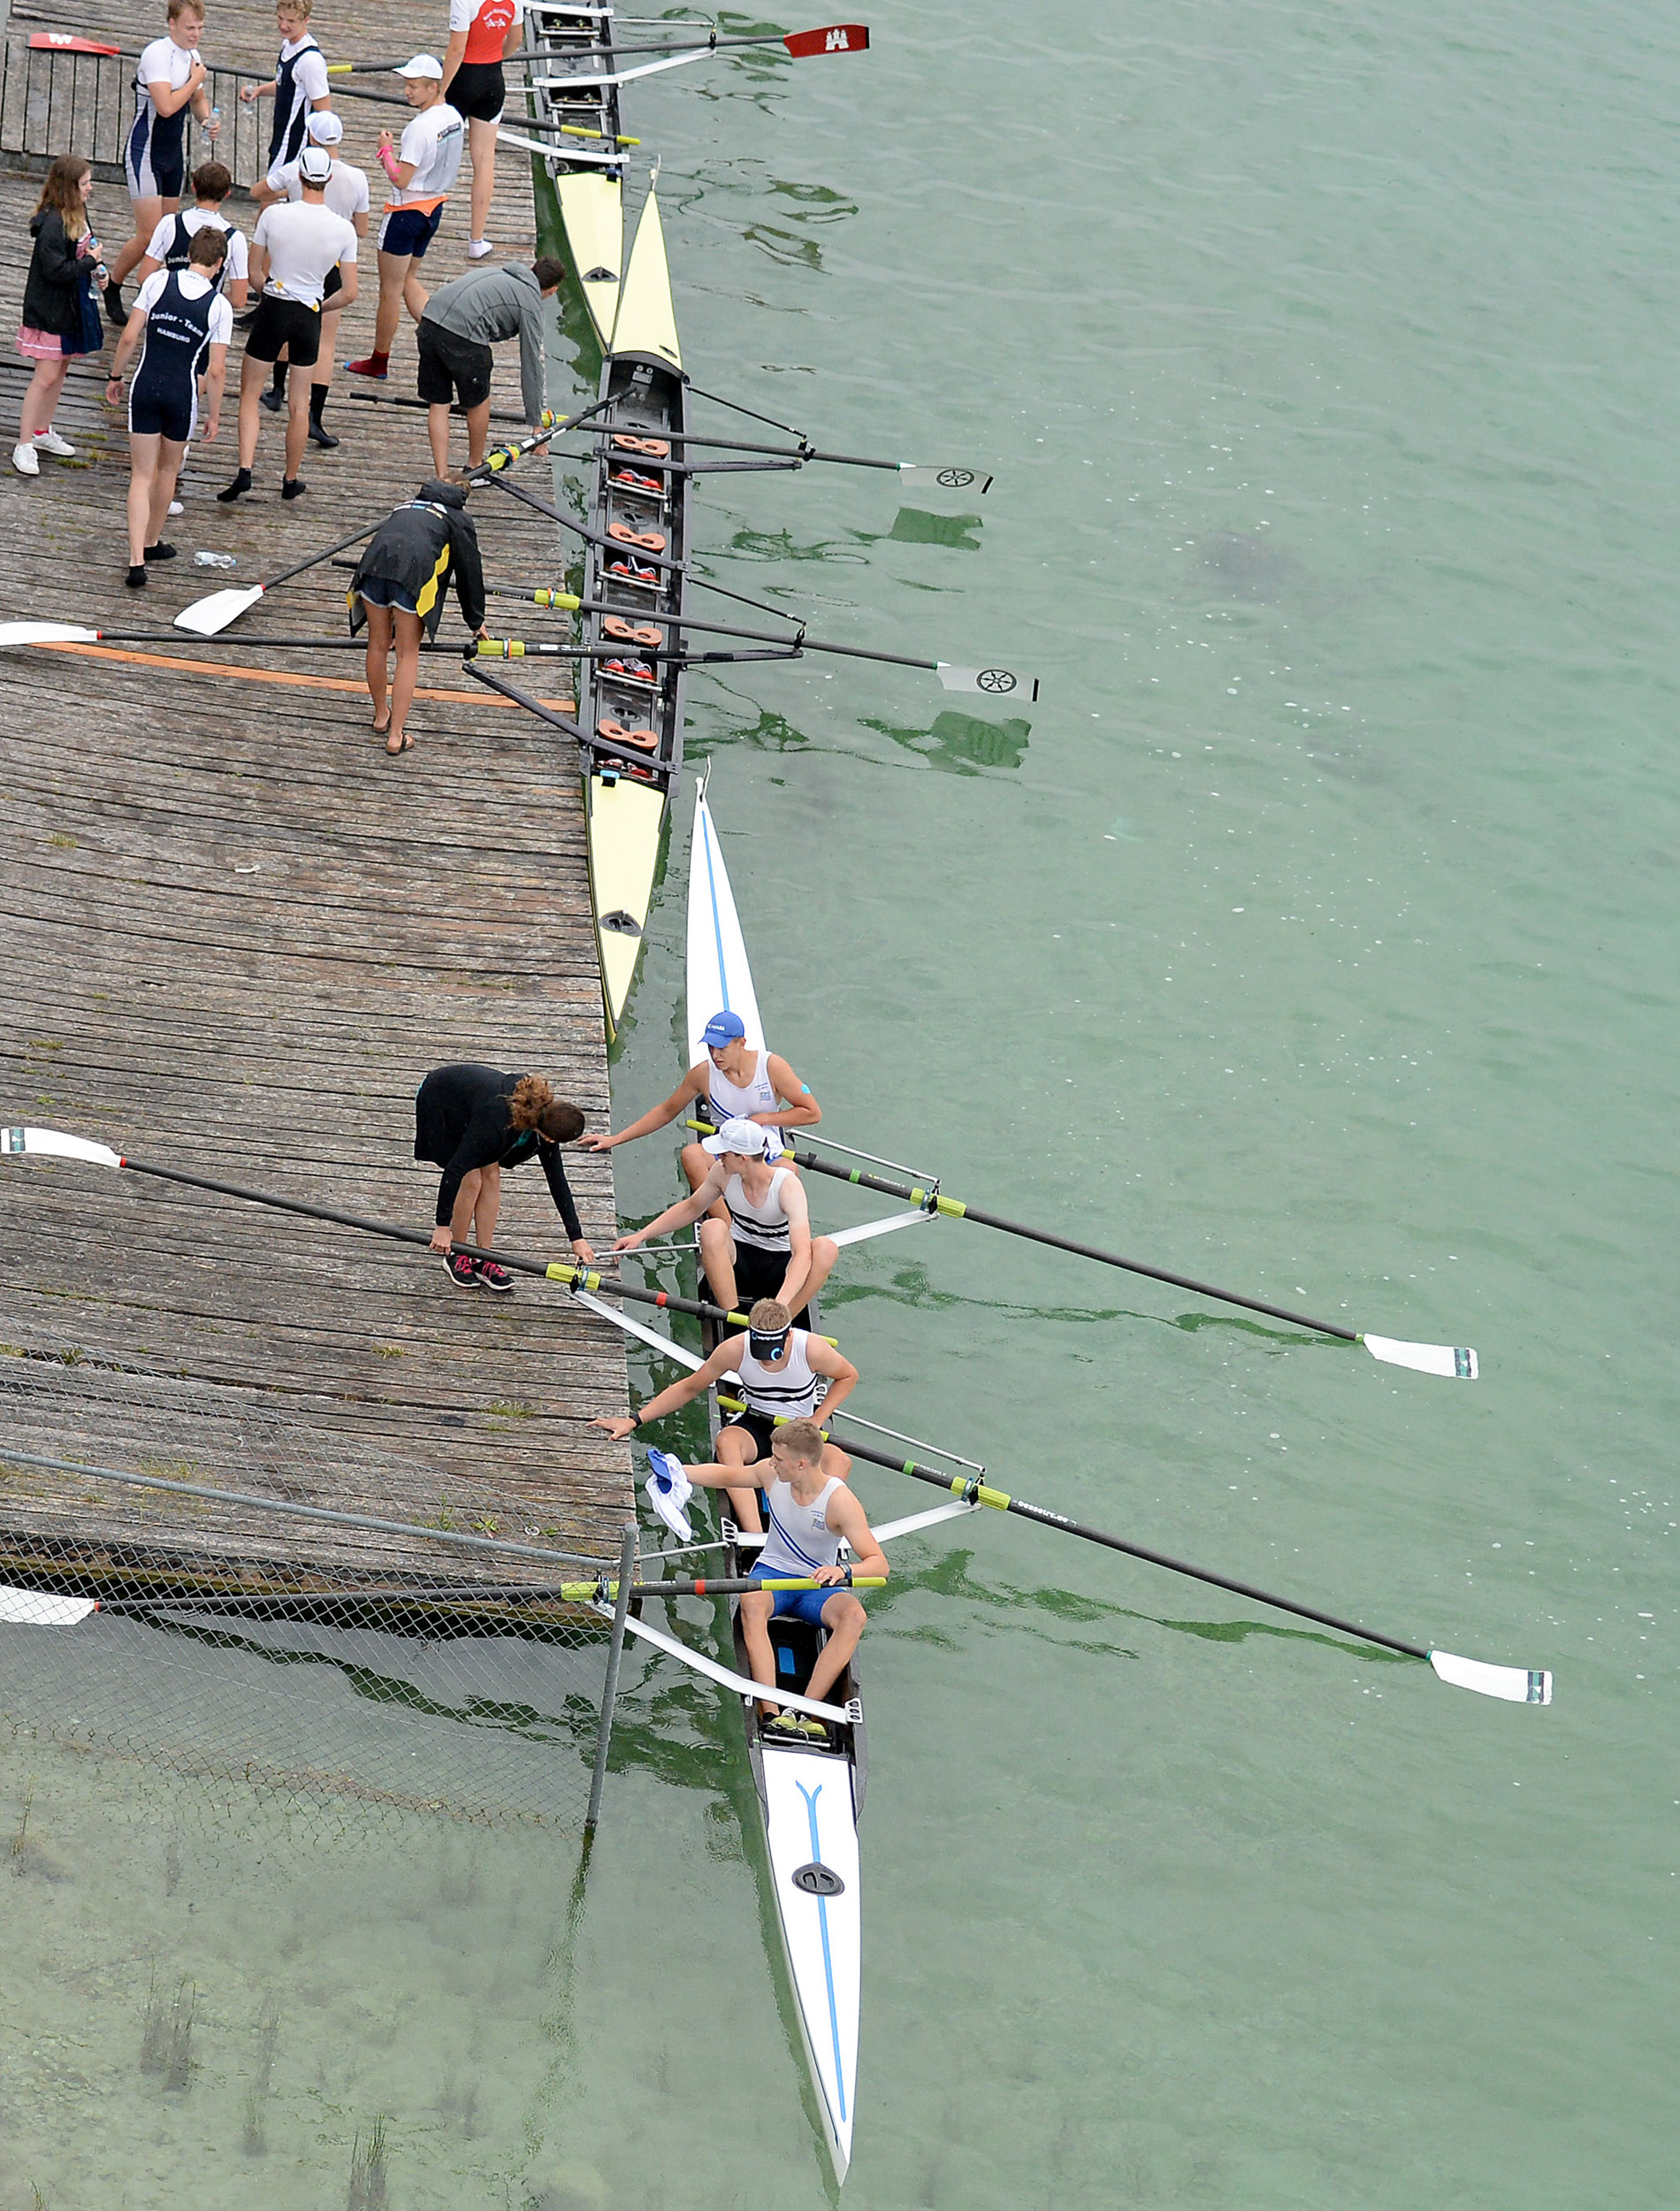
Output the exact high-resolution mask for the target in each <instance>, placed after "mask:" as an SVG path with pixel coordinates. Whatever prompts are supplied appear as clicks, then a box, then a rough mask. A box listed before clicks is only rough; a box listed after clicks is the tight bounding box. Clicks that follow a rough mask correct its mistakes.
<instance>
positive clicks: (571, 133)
mask: <svg viewBox="0 0 1680 2211" xmlns="http://www.w3.org/2000/svg"><path fill="white" fill-rule="evenodd" d="M560 134H561V137H562V138H605V137H606V135H607V134H606V132H605V131H592V130H586V129H585V128H584V125H583V124H581V123H562V124H561V126H560ZM614 144H615V145H616V146H639V145H640V144H641V140H640V139H639V138H626V137H625V136H624V135H623V134H622V132H621V133H620V134H619V135H618V137H617V138H615V140H614Z"/></svg>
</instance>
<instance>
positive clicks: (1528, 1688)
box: [1429, 1650, 1552, 1704]
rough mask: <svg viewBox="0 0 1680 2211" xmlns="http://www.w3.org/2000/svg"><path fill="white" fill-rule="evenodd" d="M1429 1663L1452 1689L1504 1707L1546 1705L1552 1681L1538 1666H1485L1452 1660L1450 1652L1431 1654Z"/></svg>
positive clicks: (1474, 1662)
mask: <svg viewBox="0 0 1680 2211" xmlns="http://www.w3.org/2000/svg"><path fill="white" fill-rule="evenodd" d="M1429 1663H1430V1664H1431V1665H1432V1666H1433V1667H1434V1669H1435V1671H1436V1672H1437V1673H1438V1674H1439V1676H1440V1678H1441V1679H1442V1680H1443V1681H1450V1682H1451V1683H1452V1685H1453V1687H1455V1689H1474V1690H1475V1691H1476V1694H1477V1695H1478V1696H1497V1697H1501V1698H1502V1699H1503V1700H1504V1702H1506V1703H1507V1704H1549V1703H1550V1702H1552V1677H1551V1675H1550V1674H1549V1673H1547V1672H1545V1671H1544V1670H1543V1669H1542V1668H1540V1667H1539V1666H1487V1665H1484V1664H1482V1662H1481V1660H1480V1659H1479V1658H1455V1657H1454V1656H1453V1654H1452V1652H1451V1651H1450V1650H1432V1651H1431V1652H1430V1654H1429Z"/></svg>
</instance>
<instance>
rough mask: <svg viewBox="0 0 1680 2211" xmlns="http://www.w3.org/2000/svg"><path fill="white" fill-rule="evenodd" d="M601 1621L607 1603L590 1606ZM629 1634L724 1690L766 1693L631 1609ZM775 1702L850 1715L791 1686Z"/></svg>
mask: <svg viewBox="0 0 1680 2211" xmlns="http://www.w3.org/2000/svg"><path fill="white" fill-rule="evenodd" d="M593 1609H594V1610H596V1611H597V1612H599V1614H600V1616H601V1618H603V1619H604V1620H610V1619H611V1618H612V1617H613V1608H612V1606H611V1605H610V1604H599V1603H598V1604H596V1605H595V1607H594V1608H593ZM624 1625H625V1626H626V1627H627V1628H628V1629H629V1631H630V1633H631V1634H632V1635H639V1636H640V1637H641V1639H642V1641H644V1642H645V1643H652V1644H653V1648H654V1649H655V1650H662V1651H664V1652H665V1653H666V1655H667V1656H668V1657H672V1658H676V1659H678V1660H680V1662H681V1663H682V1664H683V1665H685V1666H687V1667H689V1668H690V1670H691V1672H695V1673H703V1674H704V1675H705V1676H706V1679H707V1680H708V1681H715V1682H718V1683H719V1684H720V1685H721V1686H722V1687H724V1688H726V1689H737V1690H739V1691H740V1693H741V1695H743V1696H763V1695H766V1694H767V1692H766V1691H765V1690H764V1689H763V1688H762V1687H761V1686H760V1684H759V1683H758V1682H756V1681H753V1680H752V1679H749V1678H748V1676H747V1675H745V1674H744V1673H732V1672H730V1671H729V1667H728V1666H720V1665H719V1664H718V1663H717V1661H716V1659H715V1658H707V1657H706V1656H705V1655H704V1654H703V1653H702V1652H700V1651H698V1650H691V1649H689V1647H688V1645H687V1644H686V1643H679V1642H678V1641H677V1640H676V1636H675V1635H667V1634H666V1633H664V1632H663V1631H662V1630H661V1629H660V1628H657V1627H655V1626H653V1624H652V1622H651V1621H648V1620H638V1618H637V1617H636V1615H635V1613H634V1612H632V1613H631V1614H630V1617H629V1618H627V1619H626V1621H625V1622H624ZM775 1701H776V1702H777V1703H778V1704H779V1705H780V1706H781V1707H782V1709H783V1711H784V1712H809V1713H810V1715H811V1717H812V1718H813V1719H826V1720H829V1721H830V1722H831V1723H833V1724H834V1725H840V1726H844V1725H846V1724H847V1723H848V1722H849V1721H850V1720H851V1713H850V1712H849V1711H847V1710H846V1708H845V1707H844V1704H821V1703H819V1702H818V1701H817V1699H816V1698H815V1697H812V1696H795V1695H794V1694H793V1691H792V1690H791V1689H777V1690H776V1692H775Z"/></svg>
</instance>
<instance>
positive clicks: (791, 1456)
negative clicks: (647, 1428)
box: [647, 1420, 889, 1737]
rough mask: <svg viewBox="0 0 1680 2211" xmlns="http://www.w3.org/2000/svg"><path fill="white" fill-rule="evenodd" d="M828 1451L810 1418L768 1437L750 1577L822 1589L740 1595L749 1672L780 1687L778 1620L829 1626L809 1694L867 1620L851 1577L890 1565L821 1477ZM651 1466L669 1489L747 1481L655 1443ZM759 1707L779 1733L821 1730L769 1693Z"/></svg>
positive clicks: (843, 1498)
mask: <svg viewBox="0 0 1680 2211" xmlns="http://www.w3.org/2000/svg"><path fill="white" fill-rule="evenodd" d="M822 1451H823V1443H822V1432H821V1429H820V1428H819V1427H818V1426H817V1424H816V1422H815V1421H814V1420H790V1421H789V1422H788V1423H787V1425H786V1426H785V1427H779V1428H778V1429H777V1430H776V1431H775V1434H774V1436H772V1438H771V1439H770V1468H769V1473H770V1484H769V1488H768V1489H767V1491H766V1493H765V1504H766V1509H767V1512H768V1515H769V1523H770V1526H769V1533H768V1534H767V1536H766V1537H765V1540H764V1548H763V1549H762V1550H760V1553H759V1557H758V1564H757V1565H755V1566H754V1567H753V1569H752V1577H751V1578H752V1580H754V1581H764V1580H771V1581H782V1580H796V1579H797V1580H812V1581H819V1582H821V1583H822V1584H823V1587H821V1588H819V1589H776V1590H769V1589H765V1590H761V1591H760V1590H753V1591H752V1592H751V1594H749V1595H746V1596H744V1597H743V1598H742V1599H741V1627H742V1632H743V1633H744V1634H745V1639H746V1649H747V1662H748V1664H750V1665H751V1667H752V1679H754V1680H755V1681H757V1682H759V1683H760V1684H761V1685H762V1686H763V1687H765V1688H767V1689H774V1688H775V1652H774V1651H773V1650H772V1649H771V1646H770V1621H771V1619H772V1618H773V1617H781V1618H785V1617H786V1616H787V1615H788V1614H790V1613H791V1614H792V1615H793V1616H794V1617H795V1618H798V1619H802V1620H808V1621H809V1622H810V1623H811V1625H812V1626H813V1627H821V1628H822V1629H823V1630H824V1631H825V1632H826V1634H827V1641H825V1642H824V1644H823V1646H822V1649H821V1650H820V1651H819V1652H818V1654H817V1663H816V1664H815V1665H814V1666H813V1668H812V1669H811V1679H810V1680H809V1682H807V1684H806V1688H805V1695H806V1696H810V1697H815V1698H817V1699H818V1700H819V1701H821V1699H822V1698H823V1697H826V1696H827V1695H828V1694H829V1690H830V1689H832V1688H833V1687H834V1685H835V1683H836V1681H837V1680H838V1679H840V1675H841V1673H842V1672H843V1670H844V1668H845V1666H846V1665H847V1664H849V1662H850V1661H851V1656H852V1654H853V1652H854V1651H855V1650H856V1649H857V1648H858V1644H859V1640H860V1639H861V1637H862V1634H863V1631H864V1627H865V1626H866V1624H867V1614H866V1612H865V1611H864V1609H863V1606H862V1604H861V1603H860V1602H859V1599H858V1598H857V1597H855V1596H854V1595H852V1593H851V1589H850V1588H849V1587H846V1584H847V1583H849V1582H850V1580H851V1577H852V1575H853V1574H856V1575H858V1576H859V1579H861V1580H873V1579H874V1578H876V1577H879V1578H880V1579H882V1580H885V1578H886V1576H887V1573H888V1571H889V1569H888V1565H887V1558H886V1553H885V1552H884V1551H883V1550H882V1548H881V1546H880V1544H879V1543H878V1542H876V1541H875V1538H874V1534H873V1533H872V1532H871V1530H870V1526H869V1523H868V1521H867V1519H866V1518H865V1516H864V1510H863V1507H862V1506H861V1505H860V1504H859V1503H858V1500H857V1499H856V1497H854V1496H852V1494H851V1490H850V1489H848V1488H846V1486H845V1484H844V1481H842V1480H841V1479H840V1478H839V1476H838V1475H837V1474H830V1475H828V1476H826V1477H825V1475H824V1473H823V1471H822ZM647 1463H648V1465H650V1466H651V1467H652V1468H653V1476H652V1478H651V1480H650V1483H649V1487H650V1488H654V1487H656V1486H662V1487H663V1488H664V1489H665V1490H666V1491H667V1492H669V1493H675V1492H676V1491H677V1490H678V1489H679V1488H682V1487H683V1485H684V1484H686V1483H698V1484H699V1487H700V1488H703V1489H724V1488H728V1487H729V1484H730V1483H731V1482H735V1481H739V1480H740V1478H741V1470H740V1468H739V1467H738V1466H684V1465H682V1464H681V1463H680V1462H679V1461H678V1460H677V1459H676V1458H674V1457H672V1456H671V1454H670V1453H669V1452H668V1451H658V1450H650V1451H649V1453H648V1454H647ZM843 1542H844V1543H846V1544H847V1545H849V1546H850V1548H851V1565H849V1566H843V1565H841V1564H840V1563H839V1561H840V1546H841V1544H842V1543H843ZM759 1710H760V1712H761V1713H762V1714H764V1715H765V1725H766V1728H767V1732H773V1733H775V1734H777V1735H783V1736H790V1737H798V1736H814V1737H821V1736H822V1735H823V1733H825V1730H824V1728H823V1725H822V1722H821V1720H820V1719H816V1718H809V1717H807V1716H806V1715H804V1714H802V1713H798V1712H784V1711H783V1710H782V1709H781V1707H780V1706H779V1705H778V1704H777V1703H776V1702H775V1699H774V1698H773V1697H761V1698H760V1700H759Z"/></svg>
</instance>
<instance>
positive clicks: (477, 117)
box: [448, 61, 508, 123]
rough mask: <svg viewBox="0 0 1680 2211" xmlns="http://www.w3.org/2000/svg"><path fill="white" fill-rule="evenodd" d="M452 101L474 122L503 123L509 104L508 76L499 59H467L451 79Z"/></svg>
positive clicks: (455, 106) (461, 113)
mask: <svg viewBox="0 0 1680 2211" xmlns="http://www.w3.org/2000/svg"><path fill="white" fill-rule="evenodd" d="M448 101H449V104H450V106H451V107H452V108H453V109H454V111H455V113H456V114H457V115H464V116H465V117H466V119H467V120H468V121H469V122H470V123H500V120H501V111H502V110H503V108H505V107H506V106H507V104H508V85H507V80H506V79H505V78H504V77H503V75H502V73H501V64H500V62H499V61H463V62H462V65H461V66H460V68H459V69H457V70H456V72H455V73H454V76H453V77H451V78H450V80H449V91H448Z"/></svg>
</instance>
